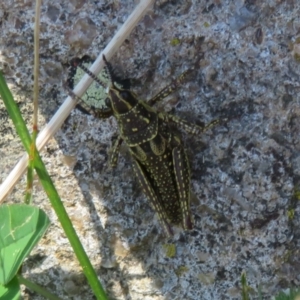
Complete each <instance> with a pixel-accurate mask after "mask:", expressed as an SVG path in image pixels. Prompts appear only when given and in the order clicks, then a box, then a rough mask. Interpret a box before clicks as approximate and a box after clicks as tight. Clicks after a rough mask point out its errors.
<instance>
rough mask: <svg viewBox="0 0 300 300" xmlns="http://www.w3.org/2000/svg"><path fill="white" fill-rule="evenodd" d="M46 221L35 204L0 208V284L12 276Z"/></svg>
mask: <svg viewBox="0 0 300 300" xmlns="http://www.w3.org/2000/svg"><path fill="white" fill-rule="evenodd" d="M49 223H50V221H49V218H48V217H47V215H46V214H45V213H44V212H43V211H42V210H41V209H39V208H37V207H33V206H30V205H26V204H12V205H2V206H1V207H0V284H2V285H5V284H6V283H8V282H9V281H10V280H11V279H12V278H13V277H14V276H15V275H16V273H17V272H18V270H19V268H20V266H21V264H22V263H23V261H24V259H25V258H26V256H27V255H28V254H29V253H30V251H31V250H32V248H33V247H34V246H35V245H36V244H37V243H38V241H39V240H40V238H41V237H42V235H43V234H44V233H45V231H46V230H47V228H48V226H49Z"/></svg>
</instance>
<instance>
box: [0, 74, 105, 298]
mask: <svg viewBox="0 0 300 300" xmlns="http://www.w3.org/2000/svg"><path fill="white" fill-rule="evenodd" d="M0 95H1V97H2V99H3V101H4V104H5V106H6V109H7V111H8V113H9V115H10V117H11V119H12V121H13V123H14V125H15V127H16V130H17V133H18V135H19V136H20V138H21V141H22V143H23V145H24V147H25V149H26V151H27V153H29V150H30V143H31V138H30V134H29V132H28V130H27V127H26V124H25V122H24V120H23V118H22V116H21V113H20V110H19V108H18V106H17V105H16V103H15V102H14V100H13V97H12V95H11V92H10V91H9V89H8V87H7V84H6V82H5V80H4V77H3V75H2V73H1V72H0ZM34 166H35V170H36V172H37V174H38V176H39V178H40V181H41V184H42V186H43V188H44V190H45V192H46V194H47V195H48V197H49V199H50V202H51V204H52V207H53V209H54V210H55V213H56V215H57V217H58V219H59V221H60V223H61V225H62V228H63V230H64V231H65V234H66V236H67V237H68V239H69V241H70V244H71V246H72V248H73V250H74V252H75V254H76V256H77V259H78V261H79V263H80V265H81V267H82V269H83V272H84V274H85V276H86V277H87V280H88V282H89V284H90V286H91V288H92V289H93V291H94V294H95V295H96V297H97V299H101V300H102V299H103V300H104V299H107V297H106V295H105V292H104V290H103V288H102V286H101V284H100V282H99V280H98V278H97V274H96V272H95V270H94V269H93V267H92V265H91V263H90V261H89V259H88V257H87V255H86V253H85V251H84V249H83V246H82V245H81V243H80V241H79V238H78V236H77V234H76V232H75V230H74V228H73V225H72V223H71V221H70V219H69V216H68V214H67V212H66V210H65V208H64V206H63V204H62V201H61V199H60V198H59V195H58V193H57V190H56V188H55V186H54V184H53V182H52V180H51V178H50V176H49V174H48V172H47V170H46V168H45V166H44V163H43V162H42V160H41V157H40V155H39V153H38V152H37V155H36V157H35V160H34Z"/></svg>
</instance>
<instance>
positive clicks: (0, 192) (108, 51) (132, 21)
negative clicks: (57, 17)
mask: <svg viewBox="0 0 300 300" xmlns="http://www.w3.org/2000/svg"><path fill="white" fill-rule="evenodd" d="M153 3H154V0H144V1H143V0H142V1H141V2H140V3H139V4H138V5H137V7H136V8H135V9H134V11H133V12H132V13H131V15H130V16H129V17H128V19H127V20H126V22H125V23H124V24H123V25H122V27H121V28H120V29H119V31H118V32H117V33H116V35H115V36H114V37H113V38H112V40H111V41H110V42H109V44H108V45H107V46H106V47H105V49H104V50H103V51H102V52H101V53H100V54H99V56H98V58H97V59H96V61H95V62H94V63H93V65H92V67H91V68H90V70H91V71H92V72H93V73H95V74H99V73H100V71H101V70H102V69H103V67H104V61H103V58H102V55H103V54H104V55H105V56H106V58H107V59H108V60H110V58H111V57H112V56H113V55H114V54H115V52H116V51H117V50H118V49H119V47H120V46H121V44H122V43H123V42H124V40H125V39H126V38H127V37H128V36H129V34H130V33H131V31H132V30H133V28H134V27H135V26H136V24H137V23H138V22H139V21H140V19H141V18H142V17H143V16H144V14H145V13H146V12H147V10H148V9H150V8H151V6H152V5H153ZM91 83H92V79H91V78H90V77H89V76H88V75H84V77H83V78H82V79H81V80H80V82H79V83H78V84H77V86H76V87H75V89H74V92H75V94H76V95H78V96H79V97H81V96H82V95H83V94H84V92H85V91H86V90H87V89H88V87H89V86H90V85H91ZM75 105H76V102H75V101H74V100H72V99H71V97H67V99H66V100H65V101H64V103H63V104H62V105H61V107H60V108H59V110H58V111H57V112H56V114H55V115H54V116H53V117H52V119H51V120H50V122H49V123H48V124H47V125H46V126H45V127H44V129H43V130H42V131H41V132H40V134H39V136H38V138H37V141H36V147H37V149H38V150H41V149H42V148H43V147H44V146H45V145H46V143H47V142H48V141H49V139H50V138H52V137H53V135H54V134H55V133H56V132H57V131H58V130H59V128H60V127H61V125H62V124H63V122H64V121H65V119H66V118H67V117H68V116H69V114H70V112H71V110H72V109H73V108H74V107H75ZM27 163H28V155H27V154H24V155H23V157H22V158H21V159H20V160H19V162H18V163H17V165H16V166H15V167H14V169H13V170H12V171H11V173H10V174H9V175H8V176H7V178H6V179H5V181H4V182H3V183H2V185H1V186H0V203H1V202H2V201H3V200H4V198H5V197H6V196H7V195H8V194H9V193H10V191H11V190H12V188H13V187H14V185H15V184H16V182H17V181H18V180H19V178H20V177H21V176H22V175H23V173H24V171H25V169H26V167H27Z"/></svg>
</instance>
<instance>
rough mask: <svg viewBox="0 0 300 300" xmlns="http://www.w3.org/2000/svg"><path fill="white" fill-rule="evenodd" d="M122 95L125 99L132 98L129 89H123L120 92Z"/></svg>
mask: <svg viewBox="0 0 300 300" xmlns="http://www.w3.org/2000/svg"><path fill="white" fill-rule="evenodd" d="M120 96H121V97H122V98H123V99H124V100H128V99H129V98H130V94H129V92H127V91H122V92H120Z"/></svg>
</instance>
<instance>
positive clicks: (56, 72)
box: [0, 0, 300, 300]
mask: <svg viewBox="0 0 300 300" xmlns="http://www.w3.org/2000/svg"><path fill="white" fill-rule="evenodd" d="M135 5H136V1H118V0H117V1H82V0H73V1H56V2H53V1H47V0H45V1H43V6H42V17H41V49H40V56H41V78H40V83H41V97H40V98H41V100H40V124H39V125H40V126H41V127H42V126H43V124H45V122H47V121H49V120H50V118H51V116H52V115H53V114H54V113H55V111H56V110H57V109H58V108H59V106H60V105H61V103H62V101H63V100H64V99H65V96H66V91H65V90H64V88H63V86H62V84H63V82H64V80H66V74H67V63H68V61H70V59H71V58H73V57H74V56H83V55H84V54H89V55H90V56H94V57H96V56H97V55H98V54H99V53H100V51H101V50H102V49H103V48H104V47H105V45H106V44H107V43H108V42H109V41H110V39H111V38H112V37H113V35H114V33H115V32H116V30H117V29H118V28H119V27H120V26H121V25H122V23H123V22H124V21H125V20H126V19H127V17H128V16H129V15H130V13H131V12H132V10H133V9H134V7H135ZM299 9H300V3H299V1H296V0H289V1H274V0H268V1H219V0H210V1H191V0H185V1H179V0H174V1H159V3H157V4H156V6H155V7H154V8H153V10H151V11H149V13H148V14H147V15H146V16H145V17H144V18H143V20H142V21H141V22H140V23H139V24H138V25H137V27H136V28H135V29H134V30H133V32H132V34H131V35H130V37H129V38H128V39H127V40H126V42H125V43H124V44H123V45H122V46H121V48H120V49H119V51H118V52H117V54H116V55H115V56H114V57H113V59H112V61H111V62H112V64H113V65H115V66H117V67H118V69H120V72H123V75H124V77H128V78H133V79H135V81H134V86H133V89H134V90H135V91H136V93H137V94H138V95H139V96H140V97H141V99H150V98H151V97H152V96H153V95H155V93H157V92H158V91H159V90H160V89H161V88H163V87H164V86H165V85H166V84H168V83H170V80H171V78H175V77H176V76H178V75H179V74H181V73H182V72H183V71H184V70H186V69H193V72H192V76H190V78H189V79H188V80H187V81H186V82H185V84H183V86H182V87H181V88H180V89H179V91H178V92H176V93H174V95H173V96H172V97H169V98H168V99H166V100H165V101H164V103H162V104H160V105H159V109H164V110H165V111H171V110H172V113H174V114H176V115H178V116H180V117H182V118H184V119H186V120H189V121H193V122H196V123H197V122H205V123H208V122H210V121H211V120H213V119H218V118H220V119H223V118H227V119H228V121H227V122H226V123H224V124H222V125H221V126H218V127H215V128H213V129H212V130H210V131H208V132H206V133H204V134H203V135H202V136H189V135H187V134H185V133H184V132H183V133H182V136H183V139H184V141H185V144H186V148H187V152H188V155H189V157H190V161H191V166H192V167H191V168H192V187H191V188H192V191H193V194H194V195H193V198H194V200H193V202H192V211H193V214H194V218H195V223H196V225H195V229H194V230H192V231H191V232H184V231H182V230H180V229H179V228H178V229H177V230H176V234H175V235H174V237H173V238H171V239H166V238H165V237H164V235H163V233H162V229H161V228H160V226H159V223H158V221H157V217H156V216H155V217H154V212H153V211H152V209H151V208H150V206H149V203H148V202H147V201H146V199H145V196H144V195H143V194H142V192H141V190H140V188H139V186H138V182H137V180H136V179H135V178H134V176H133V171H132V168H131V160H130V156H129V154H128V152H127V151H126V147H124V148H122V150H121V155H120V158H119V164H118V167H117V169H116V170H115V171H112V170H111V169H110V168H109V165H108V156H109V149H110V147H111V144H112V137H113V136H114V135H115V133H116V132H117V128H116V123H115V122H114V120H112V119H108V120H96V119H94V118H93V117H90V116H86V115H83V114H82V113H81V112H79V111H73V112H72V114H71V116H70V117H69V118H68V119H67V121H66V122H65V124H64V126H63V127H62V128H61V130H60V131H59V132H58V133H57V135H56V136H55V139H52V140H51V142H50V143H48V145H47V146H46V148H45V150H44V151H43V160H44V161H45V163H46V165H47V168H48V170H49V172H50V174H51V175H52V178H53V180H54V181H55V184H56V187H57V189H58V191H59V193H60V195H61V197H62V199H63V201H64V203H65V206H66V209H67V211H68V213H69V215H70V217H71V219H72V222H73V224H74V227H75V229H76V230H77V232H78V234H79V236H80V238H81V241H82V243H83V245H84V247H85V249H86V251H87V253H88V255H89V257H90V259H91V260H92V263H93V265H94V266H95V268H96V270H97V273H98V275H99V277H100V278H101V281H102V283H103V285H104V287H105V289H106V291H107V292H108V294H109V296H110V299H132V300H136V299H143V300H147V299H151V300H152V299H155V300H160V299H165V300H166V299H172V300H173V299H240V298H241V290H240V276H241V273H242V271H245V272H246V274H247V280H248V284H249V285H250V286H251V287H252V288H253V290H254V291H253V293H254V294H253V295H257V290H258V287H259V286H260V287H261V291H262V293H263V295H265V296H267V298H268V297H269V296H270V295H274V294H275V293H276V292H278V291H279V290H280V289H282V288H286V287H289V286H292V285H296V286H299V285H300V275H299V269H300V252H299V249H300V242H299V241H300V202H299V198H300V197H299V184H300V142H299V130H300V121H299V120H300V118H299V116H300V98H299V95H298V92H299V87H300V84H299V76H300V36H299V26H300V19H299ZM0 19H1V21H0V28H1V36H0V67H1V69H2V70H3V73H4V74H5V76H6V78H7V81H8V83H9V84H10V87H11V88H12V90H13V93H14V96H15V97H16V100H17V102H18V104H19V107H20V109H21V110H22V113H23V115H24V118H25V120H26V122H27V123H28V124H30V122H31V118H32V117H31V114H32V103H31V102H32V101H31V99H32V96H31V95H32V85H33V80H32V75H31V74H32V72H33V26H34V24H33V21H34V7H33V4H32V1H28V0H19V1H12V0H11V1H10V0H4V1H1V3H0ZM0 132H1V138H0V141H1V143H0V145H1V147H0V157H1V160H0V169H1V170H2V172H1V175H0V181H3V180H4V178H5V177H6V176H7V175H8V174H9V172H10V170H11V169H12V167H13V166H14V164H15V163H16V162H17V160H18V158H19V157H20V156H21V154H22V153H23V149H22V146H21V144H20V142H19V139H18V137H17V135H16V133H15V130H14V127H13V125H12V123H11V121H10V120H9V119H8V117H7V114H6V110H5V108H4V106H3V103H2V102H0ZM24 189H25V179H24V178H23V179H22V181H21V182H20V183H18V184H17V186H16V187H15V189H14V191H13V193H12V194H11V195H10V196H9V197H8V199H7V202H9V201H22V199H23V193H24ZM34 203H35V204H36V205H38V206H39V207H42V208H43V209H44V210H45V211H46V212H47V213H48V215H49V216H50V218H51V221H52V226H51V228H50V230H49V231H48V232H47V235H46V236H45V237H44V238H43V239H42V240H41V242H40V244H39V246H38V248H36V249H35V250H34V251H33V253H32V255H31V256H30V258H29V259H28V260H27V262H26V264H25V266H24V268H23V271H24V275H25V276H26V277H28V278H29V279H31V280H34V281H35V282H37V283H38V284H41V285H43V286H45V287H47V288H49V289H51V290H52V291H53V292H55V293H56V294H57V295H58V296H60V297H62V298H64V299H93V296H92V294H91V292H90V288H89V287H88V285H87V283H86V281H85V279H84V276H83V275H82V272H81V269H80V267H79V265H78V263H77V260H76V258H75V257H74V254H73V252H72V249H71V247H70V246H69V243H68V240H67V239H66V237H65V235H64V234H63V232H62V229H61V227H60V225H59V224H58V223H57V218H56V217H55V215H54V214H53V210H52V209H51V207H50V205H49V202H48V200H47V197H46V195H45V193H44V191H43V189H42V187H41V185H40V183H39V182H38V180H36V181H35V195H34ZM24 295H25V296H26V295H27V297H30V299H41V298H39V296H37V295H34V296H32V295H31V296H30V292H28V291H27V290H26V291H24ZM28 295H29V296H28Z"/></svg>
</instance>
